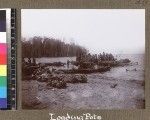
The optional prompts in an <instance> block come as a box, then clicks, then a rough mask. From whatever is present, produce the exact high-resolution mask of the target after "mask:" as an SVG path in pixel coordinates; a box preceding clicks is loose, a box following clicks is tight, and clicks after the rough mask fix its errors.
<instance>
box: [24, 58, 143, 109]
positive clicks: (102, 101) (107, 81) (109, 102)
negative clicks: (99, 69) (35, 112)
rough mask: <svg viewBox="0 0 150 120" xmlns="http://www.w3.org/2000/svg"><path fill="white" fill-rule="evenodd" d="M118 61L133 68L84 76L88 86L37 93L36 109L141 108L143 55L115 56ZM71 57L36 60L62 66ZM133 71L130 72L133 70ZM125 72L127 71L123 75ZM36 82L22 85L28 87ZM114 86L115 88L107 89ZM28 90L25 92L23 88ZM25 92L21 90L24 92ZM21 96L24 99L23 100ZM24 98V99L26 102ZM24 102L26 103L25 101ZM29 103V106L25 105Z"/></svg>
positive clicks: (45, 90)
mask: <svg viewBox="0 0 150 120" xmlns="http://www.w3.org/2000/svg"><path fill="white" fill-rule="evenodd" d="M117 58H118V59H123V58H129V59H130V60H131V61H132V62H133V63H134V62H138V63H139V64H134V65H133V66H124V67H115V68H112V69H111V70H110V71H108V72H105V73H92V74H88V75H87V78H88V83H83V84H81V83H79V84H68V85H67V86H68V87H67V88H66V89H53V90H51V89H50V90H49V89H45V87H43V88H44V89H41V90H40V91H38V92H37V95H36V93H35V94H34V95H35V96H37V98H38V99H39V100H40V102H41V104H40V105H37V106H34V108H36V109H135V108H144V102H143V100H144V99H145V98H144V86H142V84H141V81H143V80H144V71H143V70H144V65H143V63H144V62H143V60H144V57H143V55H117ZM68 59H69V60H75V57H73V58H71V57H69V58H68V57H66V58H38V59H36V60H37V62H42V63H43V62H44V63H45V62H56V61H57V62H64V63H65V62H66V61H67V60H68ZM135 68H136V69H137V71H133V69H135ZM126 69H128V70H129V71H128V72H127V71H126ZM32 84H33V85H35V84H38V86H39V85H40V86H42V83H40V82H35V81H32V82H30V81H29V82H24V83H23V87H25V86H26V87H28V86H32V87H31V88H33V85H32ZM114 84H117V86H116V87H115V88H112V87H111V86H112V85H114ZM23 89H26V90H28V89H27V88H23ZM24 91H25V90H24ZM30 92H31V90H29V91H28V92H27V91H26V92H25V93H26V95H28V97H31V98H33V97H32V96H33V95H31V93H30ZM26 95H24V96H26ZM28 97H27V96H26V97H25V98H28ZM27 102H28V101H27ZM28 103H29V102H28Z"/></svg>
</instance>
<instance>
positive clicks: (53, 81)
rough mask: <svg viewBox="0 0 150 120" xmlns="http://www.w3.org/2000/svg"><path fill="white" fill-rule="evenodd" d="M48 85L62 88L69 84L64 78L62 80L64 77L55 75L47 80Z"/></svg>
mask: <svg viewBox="0 0 150 120" xmlns="http://www.w3.org/2000/svg"><path fill="white" fill-rule="evenodd" d="M47 86H48V87H54V88H58V89H62V88H66V87H67V84H66V82H65V81H64V80H62V78H60V77H55V76H54V77H51V78H49V80H48V82H47Z"/></svg>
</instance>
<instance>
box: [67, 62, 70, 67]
mask: <svg viewBox="0 0 150 120" xmlns="http://www.w3.org/2000/svg"><path fill="white" fill-rule="evenodd" d="M69 63H70V61H69V60H67V68H69Z"/></svg>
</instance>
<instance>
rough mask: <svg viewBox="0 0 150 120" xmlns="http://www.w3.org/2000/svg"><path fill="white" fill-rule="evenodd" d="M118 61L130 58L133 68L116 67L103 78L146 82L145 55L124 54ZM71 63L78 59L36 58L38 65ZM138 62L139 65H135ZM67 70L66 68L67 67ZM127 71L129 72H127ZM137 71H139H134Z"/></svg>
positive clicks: (117, 56)
mask: <svg viewBox="0 0 150 120" xmlns="http://www.w3.org/2000/svg"><path fill="white" fill-rule="evenodd" d="M115 57H116V58H117V59H118V60H119V59H125V58H128V59H130V60H131V62H132V63H133V65H132V66H124V67H116V68H112V69H111V71H108V72H106V73H104V74H103V75H102V76H103V77H105V78H106V79H107V78H112V79H123V80H144V55H143V54H124V55H116V56H115ZM67 60H69V61H76V57H57V58H36V62H37V63H53V62H62V63H67ZM136 62H138V64H134V63H136ZM65 68H66V67H65ZM126 69H127V70H129V71H128V72H126ZM134 69H136V70H137V71H134Z"/></svg>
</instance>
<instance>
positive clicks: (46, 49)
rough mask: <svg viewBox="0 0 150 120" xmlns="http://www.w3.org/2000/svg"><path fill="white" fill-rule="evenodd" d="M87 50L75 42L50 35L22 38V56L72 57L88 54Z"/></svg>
mask: <svg viewBox="0 0 150 120" xmlns="http://www.w3.org/2000/svg"><path fill="white" fill-rule="evenodd" d="M86 53H87V50H86V49H85V48H84V47H82V46H79V45H75V44H74V43H70V44H68V43H65V42H63V41H61V40H59V39H54V38H48V37H33V38H30V39H29V40H26V39H25V38H24V39H22V57H23V58H30V57H31V58H32V57H35V58H40V57H68V56H69V57H71V56H79V54H86Z"/></svg>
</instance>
